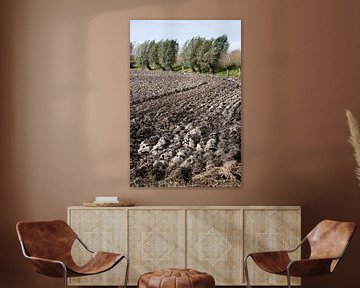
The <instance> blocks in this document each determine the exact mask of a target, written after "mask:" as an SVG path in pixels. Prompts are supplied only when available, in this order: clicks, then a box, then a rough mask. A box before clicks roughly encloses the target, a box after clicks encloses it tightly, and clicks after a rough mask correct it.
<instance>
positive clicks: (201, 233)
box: [68, 206, 301, 286]
mask: <svg viewBox="0 0 360 288" xmlns="http://www.w3.org/2000/svg"><path fill="white" fill-rule="evenodd" d="M68 223H69V225H70V226H71V227H72V228H73V229H74V230H75V232H76V233H77V234H78V235H79V236H80V238H81V239H83V240H84V242H85V243H86V244H87V245H88V246H89V247H90V248H91V249H93V250H102V251H112V252H119V253H121V252H122V253H126V254H128V255H129V257H130V273H129V285H136V284H137V280H138V278H139V276H140V275H141V274H143V273H145V272H148V271H154V270H159V269H163V268H184V267H188V268H192V269H195V270H198V271H205V272H208V273H210V274H212V275H213V276H214V278H215V281H216V285H230V286H236V285H241V286H243V285H245V278H244V273H243V258H244V256H245V255H247V254H248V253H250V252H256V251H266V250H282V249H289V248H293V247H295V246H296V245H297V244H298V243H299V242H300V240H301V239H300V238H301V208H300V207H298V206H210V207H209V206H156V207H155V206H136V207H126V208H125V207H119V208H115V207H106V208H104V207H101V208H100V207H99V208H88V207H82V206H81V207H68ZM72 254H73V257H74V259H75V260H76V261H77V262H78V263H84V262H85V261H87V260H88V257H89V255H88V254H87V253H86V251H85V250H84V249H82V248H81V246H80V245H79V244H78V243H75V244H74V246H73V250H72ZM300 255H301V251H300V250H298V251H297V252H295V253H294V255H293V256H294V257H293V258H296V259H299V258H300ZM123 262H124V261H123ZM249 264H250V265H249V272H250V280H251V284H253V285H272V286H277V285H286V277H283V276H278V275H273V274H269V273H264V272H263V271H261V270H260V269H259V268H257V266H256V265H254V263H253V262H252V261H249ZM124 271H125V263H122V262H121V263H120V265H118V266H117V267H115V268H114V269H112V270H110V271H108V272H105V273H103V274H98V275H95V276H86V277H75V278H70V280H69V285H77V286H80V285H86V286H90V285H95V286H101V285H104V286H106V285H121V283H123V277H124V276H123V275H124ZM292 283H293V284H294V285H300V280H299V279H298V278H294V279H293V280H292Z"/></svg>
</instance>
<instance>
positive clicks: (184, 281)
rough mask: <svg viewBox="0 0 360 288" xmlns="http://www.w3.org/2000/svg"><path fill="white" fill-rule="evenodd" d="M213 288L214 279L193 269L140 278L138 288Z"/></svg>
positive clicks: (171, 270) (144, 275)
mask: <svg viewBox="0 0 360 288" xmlns="http://www.w3.org/2000/svg"><path fill="white" fill-rule="evenodd" d="M189 287H191V288H214V287H215V280H214V277H213V276H211V275H210V274H209V273H206V272H199V271H196V270H193V269H166V270H159V271H154V272H148V273H145V274H143V275H141V276H140V278H139V281H138V288H189Z"/></svg>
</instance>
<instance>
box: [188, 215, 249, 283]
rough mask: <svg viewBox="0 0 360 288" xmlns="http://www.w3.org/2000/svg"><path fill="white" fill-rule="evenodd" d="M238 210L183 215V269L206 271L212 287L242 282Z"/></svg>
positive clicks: (240, 223)
mask: <svg viewBox="0 0 360 288" xmlns="http://www.w3.org/2000/svg"><path fill="white" fill-rule="evenodd" d="M242 239H243V238H242V210H240V209H239V210H220V209H216V210H208V209H206V210H188V211H187V266H188V267H191V268H194V269H196V270H199V271H206V272H208V273H210V274H212V275H213V276H214V278H215V282H216V285H239V284H240V283H242V282H243V280H242V262H243V261H242V259H243V253H242V246H243V245H242Z"/></svg>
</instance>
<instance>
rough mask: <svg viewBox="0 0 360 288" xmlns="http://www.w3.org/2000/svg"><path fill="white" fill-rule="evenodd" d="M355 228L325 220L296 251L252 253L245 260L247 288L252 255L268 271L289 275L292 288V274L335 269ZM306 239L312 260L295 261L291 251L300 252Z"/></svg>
mask: <svg viewBox="0 0 360 288" xmlns="http://www.w3.org/2000/svg"><path fill="white" fill-rule="evenodd" d="M355 229H356V223H354V222H338V221H331V220H324V221H321V222H320V223H319V224H318V225H317V226H316V227H315V228H314V229H313V230H312V231H311V232H310V233H309V234H308V235H307V236H306V237H305V238H304V239H303V240H302V241H301V242H300V244H299V245H298V246H297V247H296V248H294V249H292V250H286V251H269V252H258V253H250V254H249V255H247V256H246V257H245V259H244V272H245V278H246V283H247V287H251V285H250V281H249V272H248V267H247V259H248V258H249V257H251V258H252V259H253V260H254V261H255V263H256V264H257V265H258V266H259V267H260V268H261V269H262V270H264V271H266V272H269V273H273V274H279V275H286V276H287V283H288V287H289V288H290V287H291V283H290V276H295V277H304V276H315V275H324V274H329V273H331V272H333V271H334V269H335V267H336V265H337V264H338V263H339V261H340V260H341V258H342V257H343V256H344V254H345V251H346V248H347V247H348V245H349V242H350V240H351V238H352V235H353V234H354V232H355ZM306 241H308V242H309V245H310V249H311V253H310V257H309V259H302V260H295V261H292V260H291V259H290V257H289V253H291V252H294V251H296V250H297V249H298V248H299V247H300V246H301V245H302V244H304V243H305V242H306Z"/></svg>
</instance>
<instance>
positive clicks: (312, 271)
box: [287, 258, 339, 277]
mask: <svg viewBox="0 0 360 288" xmlns="http://www.w3.org/2000/svg"><path fill="white" fill-rule="evenodd" d="M338 259H339V258H318V259H303V260H295V261H291V262H290V263H289V264H288V266H287V271H288V273H289V275H290V276H297V277H302V276H312V275H322V274H329V273H331V272H332V270H333V269H332V263H333V261H335V262H336V263H337V261H338Z"/></svg>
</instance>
